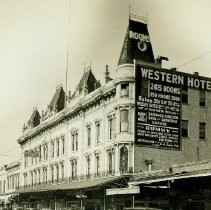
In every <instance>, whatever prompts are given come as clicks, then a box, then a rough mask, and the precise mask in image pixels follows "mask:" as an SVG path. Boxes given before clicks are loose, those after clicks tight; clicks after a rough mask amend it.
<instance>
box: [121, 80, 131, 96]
mask: <svg viewBox="0 0 211 210" xmlns="http://www.w3.org/2000/svg"><path fill="white" fill-rule="evenodd" d="M121 97H129V84H128V83H125V84H121Z"/></svg>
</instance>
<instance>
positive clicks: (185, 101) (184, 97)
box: [182, 87, 188, 104]
mask: <svg viewBox="0 0 211 210" xmlns="http://www.w3.org/2000/svg"><path fill="white" fill-rule="evenodd" d="M182 103H183V104H188V88H187V87H182Z"/></svg>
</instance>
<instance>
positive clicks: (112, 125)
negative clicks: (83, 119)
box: [108, 115, 116, 139]
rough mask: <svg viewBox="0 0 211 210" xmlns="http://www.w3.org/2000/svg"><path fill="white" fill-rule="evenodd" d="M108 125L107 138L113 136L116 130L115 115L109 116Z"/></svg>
mask: <svg viewBox="0 0 211 210" xmlns="http://www.w3.org/2000/svg"><path fill="white" fill-rule="evenodd" d="M108 123H109V124H108V126H109V139H113V138H115V134H116V133H115V132H116V129H115V128H116V118H115V116H114V115H113V116H109V120H108Z"/></svg>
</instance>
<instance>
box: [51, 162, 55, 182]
mask: <svg viewBox="0 0 211 210" xmlns="http://www.w3.org/2000/svg"><path fill="white" fill-rule="evenodd" d="M53 181H54V166H51V182H53Z"/></svg>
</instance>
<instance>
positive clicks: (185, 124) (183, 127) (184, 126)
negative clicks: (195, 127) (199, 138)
mask: <svg viewBox="0 0 211 210" xmlns="http://www.w3.org/2000/svg"><path fill="white" fill-rule="evenodd" d="M181 132H182V133H181V135H182V137H188V120H182V124H181Z"/></svg>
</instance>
